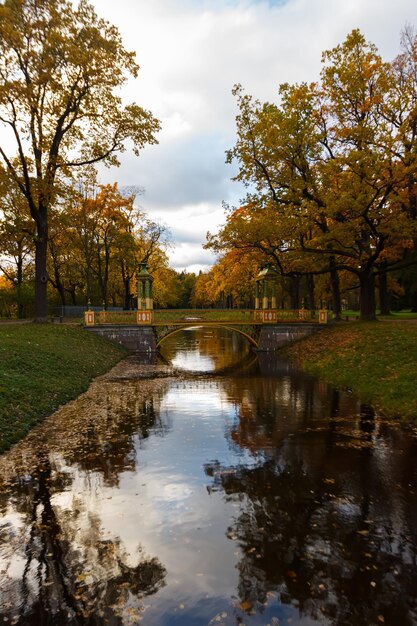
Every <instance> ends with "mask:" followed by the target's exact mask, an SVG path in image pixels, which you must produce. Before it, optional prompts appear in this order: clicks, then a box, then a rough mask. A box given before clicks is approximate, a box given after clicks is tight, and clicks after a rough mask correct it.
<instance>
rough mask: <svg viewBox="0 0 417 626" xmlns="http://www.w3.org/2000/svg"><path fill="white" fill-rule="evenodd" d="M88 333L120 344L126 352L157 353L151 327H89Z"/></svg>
mask: <svg viewBox="0 0 417 626" xmlns="http://www.w3.org/2000/svg"><path fill="white" fill-rule="evenodd" d="M86 329H87V330H88V331H89V332H93V333H96V335H101V336H102V337H105V338H106V339H109V340H110V341H114V342H115V343H120V344H121V345H122V346H125V348H127V349H128V350H132V351H133V352H141V353H147V354H153V353H156V352H157V347H156V339H155V333H154V329H153V328H152V326H116V325H114V326H112V325H109V326H89V327H86Z"/></svg>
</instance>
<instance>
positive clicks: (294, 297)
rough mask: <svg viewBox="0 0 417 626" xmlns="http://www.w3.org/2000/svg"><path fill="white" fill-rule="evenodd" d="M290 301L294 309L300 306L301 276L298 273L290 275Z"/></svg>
mask: <svg viewBox="0 0 417 626" xmlns="http://www.w3.org/2000/svg"><path fill="white" fill-rule="evenodd" d="M290 303H291V304H290V308H291V309H292V310H296V309H299V308H300V276H299V275H298V274H294V275H292V276H290Z"/></svg>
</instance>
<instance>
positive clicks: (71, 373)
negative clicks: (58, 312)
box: [0, 324, 126, 452]
mask: <svg viewBox="0 0 417 626" xmlns="http://www.w3.org/2000/svg"><path fill="white" fill-rule="evenodd" d="M125 354H126V350H125V349H124V348H122V347H121V346H118V345H116V344H112V343H110V342H108V341H106V340H105V339H102V338H101V337H98V336H96V335H93V334H92V333H88V332H87V331H85V330H84V329H83V328H81V327H77V326H65V325H50V324H41V325H39V324H0V452H3V451H4V450H6V449H7V448H8V447H9V446H10V445H11V444H12V443H14V442H16V441H18V440H19V439H21V438H22V437H23V436H24V435H25V434H26V433H27V432H28V431H29V429H30V428H32V426H34V425H35V424H36V423H37V422H39V421H40V420H41V419H42V418H44V417H46V416H47V415H49V414H50V413H52V412H53V411H54V410H55V409H57V408H58V406H60V405H61V404H64V403H66V402H68V401H69V400H72V399H73V398H75V397H77V396H78V395H79V394H80V393H82V392H83V391H85V390H86V389H87V387H88V385H89V383H90V381H91V380H92V379H93V378H94V377H95V376H98V375H99V374H103V373H104V372H106V371H107V370H109V369H110V368H111V367H112V366H113V365H114V364H115V363H117V362H118V361H120V359H121V358H122V357H123V356H124V355H125Z"/></svg>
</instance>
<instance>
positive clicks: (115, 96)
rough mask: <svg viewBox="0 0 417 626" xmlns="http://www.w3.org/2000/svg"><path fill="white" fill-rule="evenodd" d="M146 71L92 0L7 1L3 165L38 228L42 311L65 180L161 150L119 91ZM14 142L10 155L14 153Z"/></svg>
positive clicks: (0, 93)
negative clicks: (130, 155)
mask: <svg viewBox="0 0 417 626" xmlns="http://www.w3.org/2000/svg"><path fill="white" fill-rule="evenodd" d="M137 72H138V65H137V64H136V62H135V60H134V55H133V53H131V52H128V51H126V50H125V48H124V47H123V44H122V40H121V37H120V34H119V32H118V30H117V29H116V28H115V27H114V26H112V25H111V24H109V23H108V22H106V21H104V20H103V19H100V18H99V17H98V16H97V15H96V13H95V11H94V9H93V7H92V6H91V5H90V4H88V2H86V1H85V0H80V2H79V3H78V5H77V6H74V4H73V3H72V2H70V1H69V0H5V1H4V2H3V3H2V4H0V125H1V128H2V134H1V138H0V159H1V162H2V165H3V167H4V168H5V169H6V170H7V171H8V173H9V174H10V176H11V177H12V179H13V181H14V183H15V185H16V187H17V189H18V190H19V193H20V195H21V196H22V198H24V200H25V202H26V203H27V207H28V211H29V213H30V216H31V219H32V220H33V222H34V225H35V237H34V246H35V311H36V318H37V319H38V320H39V321H42V320H45V319H46V314H47V283H48V272H47V256H48V236H49V216H50V210H51V207H52V206H53V205H54V203H55V200H56V195H57V183H58V182H59V181H62V180H63V179H68V178H69V177H71V175H72V172H73V171H74V170H76V169H77V168H79V167H82V166H84V165H86V164H92V163H97V162H105V163H107V164H110V165H117V164H118V160H117V154H118V153H120V152H122V151H123V150H124V149H125V142H126V140H128V139H129V140H131V142H132V143H133V149H134V152H135V153H136V154H138V153H139V151H140V150H141V149H142V148H143V147H144V146H145V145H146V144H148V143H155V142H156V140H155V134H156V132H157V131H158V130H159V122H158V121H157V120H156V119H155V118H154V117H153V115H152V114H151V113H150V112H149V111H146V110H145V109H143V108H141V107H140V106H138V105H137V104H134V103H133V104H128V105H126V106H123V105H122V102H121V99H120V96H119V93H118V90H119V88H120V87H121V86H122V85H123V84H124V82H125V81H126V79H127V78H128V77H129V76H133V77H135V76H136V75H137ZM11 145H13V147H12V148H11V147H10V146H11Z"/></svg>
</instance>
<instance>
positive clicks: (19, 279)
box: [16, 250, 25, 319]
mask: <svg viewBox="0 0 417 626" xmlns="http://www.w3.org/2000/svg"><path fill="white" fill-rule="evenodd" d="M22 284H23V257H22V255H21V254H20V250H19V258H18V260H17V276H16V300H17V317H18V318H19V319H22V318H24V317H25V305H24V303H23V301H22Z"/></svg>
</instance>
